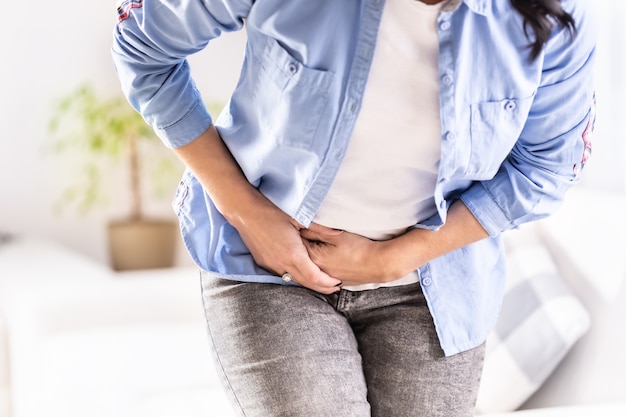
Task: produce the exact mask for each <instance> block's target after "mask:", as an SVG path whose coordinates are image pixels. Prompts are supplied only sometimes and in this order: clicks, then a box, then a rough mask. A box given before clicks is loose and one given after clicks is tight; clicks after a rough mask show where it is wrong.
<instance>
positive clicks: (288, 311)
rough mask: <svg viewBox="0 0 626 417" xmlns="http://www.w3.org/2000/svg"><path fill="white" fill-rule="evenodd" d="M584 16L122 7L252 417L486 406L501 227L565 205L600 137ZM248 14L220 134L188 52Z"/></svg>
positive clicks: (213, 313)
mask: <svg viewBox="0 0 626 417" xmlns="http://www.w3.org/2000/svg"><path fill="white" fill-rule="evenodd" d="M588 9H589V6H588V5H586V4H585V3H584V2H583V1H582V0H565V1H563V2H559V1H558V0H534V1H530V0H529V1H521V0H449V1H437V0H429V1H426V0H424V1H416V0H386V1H382V0H317V1H311V0H291V1H288V2H286V1H280V0H257V1H251V0H205V1H199V0H187V1H184V2H172V1H167V2H166V1H163V0H126V1H124V2H123V3H122V4H121V6H120V7H119V8H118V24H117V28H116V31H115V39H114V46H113V56H114V61H115V64H116V69H117V71H118V75H119V77H120V80H121V82H122V87H123V90H124V92H125V93H126V94H127V96H128V97H129V101H130V102H131V103H132V105H133V106H134V107H135V108H136V109H137V110H138V111H140V112H141V113H142V114H143V116H144V117H145V119H146V120H147V121H148V122H149V123H150V124H152V126H154V128H155V130H156V132H157V133H158V134H159V136H160V137H161V138H162V140H163V141H164V143H165V144H166V145H167V146H169V147H171V148H173V150H174V152H175V153H176V154H177V155H178V156H179V157H180V158H181V160H182V161H183V162H184V163H185V164H186V166H187V168H188V169H187V171H186V173H185V175H184V177H183V179H182V181H181V184H180V186H179V189H178V191H177V196H176V199H175V209H176V212H177V214H178V216H179V219H180V222H181V230H182V234H183V238H184V241H185V243H186V246H187V248H188V250H189V252H190V254H191V256H192V258H193V259H194V261H195V262H196V263H197V264H198V266H199V267H200V269H201V271H202V274H201V276H202V289H203V299H204V303H205V311H206V316H207V323H208V329H209V335H210V340H211V345H212V348H213V350H214V354H215V358H216V360H217V362H216V363H217V364H218V369H219V370H220V371H221V373H222V376H223V382H224V386H225V388H226V389H227V391H228V392H229V393H230V394H232V399H233V404H234V406H235V408H236V409H237V410H240V411H241V415H246V416H330V415H333V416H370V415H371V416H384V417H389V416H430V417H432V416H445V417H455V416H471V415H472V412H473V407H474V404H475V401H476V395H477V390H478V385H479V379H480V373H481V369H482V361H483V355H484V341H485V339H486V337H487V335H488V334H489V332H490V331H491V329H492V328H493V325H494V323H495V321H496V318H497V314H498V310H499V305H500V302H501V299H502V290H503V285H504V279H505V278H504V265H503V262H504V259H503V256H502V250H501V244H500V240H499V238H498V236H499V235H500V234H501V233H502V232H504V231H505V230H507V229H511V228H515V227H518V226H520V225H522V224H523V223H526V222H530V221H534V220H537V219H540V218H542V217H545V216H546V215H548V214H550V213H551V212H553V211H554V210H555V209H556V208H557V207H558V205H559V203H560V201H561V200H562V198H563V196H564V194H565V192H566V190H567V189H568V188H569V187H570V186H571V185H573V184H574V183H576V182H577V181H578V178H579V173H580V170H581V168H582V166H583V164H584V162H585V160H586V158H587V156H588V153H589V150H590V143H589V141H588V139H587V138H588V137H589V136H590V133H591V130H592V128H593V106H592V103H593V89H592V85H591V79H592V73H591V69H592V62H593V57H594V48H595V39H594V35H593V34H594V32H595V27H594V25H593V22H591V21H590V18H589V17H588V14H589V10H588ZM242 28H245V30H246V33H247V45H246V54H245V60H244V63H243V66H242V70H241V77H240V80H239V83H238V84H237V86H236V88H235V90H234V91H233V94H232V97H231V99H230V101H229V103H228V104H227V106H226V108H225V110H224V111H223V112H222V114H221V115H220V117H219V118H218V119H217V121H216V122H215V124H213V119H212V118H211V116H210V115H209V113H208V112H207V111H206V109H205V107H204V106H203V104H202V100H201V98H200V94H199V93H198V92H197V90H196V89H195V87H194V84H193V81H192V79H191V77H190V71H189V67H188V64H187V61H186V57H187V56H188V55H190V54H192V53H195V52H197V51H200V50H202V49H203V48H204V47H205V46H206V44H207V43H208V42H209V41H210V40H211V39H213V38H216V37H218V36H219V35H220V33H222V32H223V31H234V30H240V29H242ZM214 62H215V65H219V59H218V57H215V61H214ZM272 284H280V285H272Z"/></svg>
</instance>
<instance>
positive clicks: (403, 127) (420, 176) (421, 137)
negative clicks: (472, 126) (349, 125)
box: [315, 0, 443, 290]
mask: <svg viewBox="0 0 626 417" xmlns="http://www.w3.org/2000/svg"><path fill="white" fill-rule="evenodd" d="M442 5H443V3H439V4H436V5H427V4H425V3H422V2H421V1H416V0H387V3H386V5H385V10H384V12H383V15H382V21H381V27H380V30H379V33H378V40H377V45H376V50H375V52H374V59H373V62H372V67H371V70H370V74H369V78H368V84H367V87H366V89H365V95H364V97H363V103H362V107H361V111H360V113H359V116H358V119H357V122H356V126H355V128H354V132H353V135H352V138H351V141H350V144H349V146H348V149H347V151H346V155H345V158H344V161H343V164H342V166H341V168H340V169H339V172H338V173H337V177H336V178H335V180H334V182H333V184H332V186H331V188H330V191H329V193H328V195H327V197H326V198H325V200H324V202H323V203H322V206H321V208H320V210H319V212H318V213H317V216H316V218H315V222H317V223H320V224H323V225H325V226H329V227H334V228H337V229H343V230H346V231H349V232H353V233H357V234H359V235H363V236H366V237H368V238H370V239H375V240H385V239H390V238H392V237H395V236H398V235H400V234H402V233H403V232H404V231H406V230H407V228H408V227H410V226H413V225H415V224H416V223H418V222H419V221H421V220H424V219H426V218H429V217H431V216H432V215H434V214H435V213H436V207H435V203H434V198H433V191H434V189H435V182H436V180H437V172H438V167H439V157H440V146H441V138H440V136H441V127H440V119H439V72H438V59H439V57H438V52H439V51H438V38H437V17H438V15H439V11H440V10H441V7H442ZM417 280H418V277H417V272H414V273H412V274H410V275H409V276H407V277H404V278H402V279H400V280H396V281H393V282H390V283H386V284H366V285H359V286H358V287H344V288H347V289H353V290H361V289H370V288H376V287H379V286H382V285H384V286H389V285H402V284H407V283H410V282H416V281H417Z"/></svg>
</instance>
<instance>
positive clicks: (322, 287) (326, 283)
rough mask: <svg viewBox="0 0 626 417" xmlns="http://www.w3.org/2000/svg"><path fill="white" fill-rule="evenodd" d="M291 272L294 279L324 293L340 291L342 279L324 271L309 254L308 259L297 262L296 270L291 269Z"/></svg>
mask: <svg viewBox="0 0 626 417" xmlns="http://www.w3.org/2000/svg"><path fill="white" fill-rule="evenodd" d="M289 273H290V274H291V275H292V277H293V280H294V281H296V282H298V283H299V284H301V285H304V286H305V287H308V288H311V289H312V290H314V291H317V292H321V293H324V294H331V293H333V292H335V291H338V290H339V286H340V285H341V281H340V280H338V279H337V278H333V277H331V276H330V275H328V274H327V273H325V272H324V271H322V270H321V269H320V268H319V267H318V266H317V265H315V263H313V261H311V260H310V259H309V257H308V256H307V257H306V259H302V260H300V261H299V262H297V263H295V264H294V271H293V272H291V271H289Z"/></svg>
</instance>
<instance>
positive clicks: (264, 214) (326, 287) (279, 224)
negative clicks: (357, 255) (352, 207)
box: [174, 126, 341, 294]
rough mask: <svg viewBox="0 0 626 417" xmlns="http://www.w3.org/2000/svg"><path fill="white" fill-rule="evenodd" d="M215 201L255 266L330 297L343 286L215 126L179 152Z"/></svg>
mask: <svg viewBox="0 0 626 417" xmlns="http://www.w3.org/2000/svg"><path fill="white" fill-rule="evenodd" d="M174 152H175V153H176V155H177V156H178V157H179V158H180V159H181V160H182V161H183V163H184V164H185V165H186V166H187V167H188V168H189V169H190V170H191V171H192V172H193V173H194V175H195V176H196V178H197V179H198V180H199V181H200V183H201V184H202V186H203V187H204V190H205V191H206V192H207V193H208V194H209V195H210V196H211V200H212V201H213V203H214V204H215V206H216V207H217V209H218V210H219V211H220V213H222V215H223V216H224V217H225V218H226V219H227V220H228V222H229V223H230V224H231V225H232V226H233V227H235V229H237V231H238V232H239V234H240V235H241V238H242V239H243V241H244V243H245V244H246V246H247V247H248V249H249V250H250V253H251V254H252V257H253V258H254V260H255V262H256V263H257V264H258V265H259V266H261V267H263V268H265V269H267V270H268V271H271V272H273V273H275V274H276V275H278V276H282V275H283V274H285V273H289V274H290V275H291V276H292V277H293V280H294V281H295V282H297V283H298V284H300V285H302V286H304V287H307V288H310V289H312V290H314V291H317V292H320V293H324V294H330V293H333V292H335V291H337V290H338V289H339V286H338V285H340V284H341V282H340V281H339V280H338V279H335V278H332V277H331V276H329V275H328V274H326V273H324V272H323V271H321V270H320V268H319V267H318V266H317V265H315V264H314V263H313V261H312V260H311V258H310V257H309V254H308V252H307V249H306V247H305V246H304V243H303V241H302V237H301V236H300V233H299V230H300V229H301V228H302V227H303V226H302V225H300V224H298V223H297V222H296V221H295V220H293V219H292V218H291V217H290V216H288V215H287V214H286V213H284V212H283V211H282V210H280V209H279V208H278V207H277V206H276V205H275V204H273V203H272V202H271V201H270V200H269V199H267V198H266V197H265V196H264V195H263V194H261V193H260V192H259V191H258V190H257V189H256V188H254V187H253V186H252V185H251V184H250V183H249V182H248V180H247V179H246V178H245V176H244V174H243V172H242V171H241V168H240V167H239V165H238V164H237V162H236V161H235V159H234V158H233V157H232V155H231V154H230V152H229V150H228V148H227V147H226V145H225V144H224V142H223V141H222V139H221V138H220V136H219V134H218V132H217V130H216V129H215V127H214V126H211V127H210V128H209V129H207V130H206V131H205V132H204V133H203V134H202V135H200V136H199V137H198V138H197V139H196V140H194V141H193V142H190V143H189V144H187V145H185V146H182V147H180V148H176V149H174Z"/></svg>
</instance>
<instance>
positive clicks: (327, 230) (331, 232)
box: [307, 223, 343, 236]
mask: <svg viewBox="0 0 626 417" xmlns="http://www.w3.org/2000/svg"><path fill="white" fill-rule="evenodd" d="M307 229H308V230H310V231H312V232H314V233H319V234H320V235H326V236H339V235H340V234H342V233H343V230H341V229H333V228H331V227H326V226H322V225H321V224H319V223H311V224H310V225H309V227H308V228H307Z"/></svg>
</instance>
